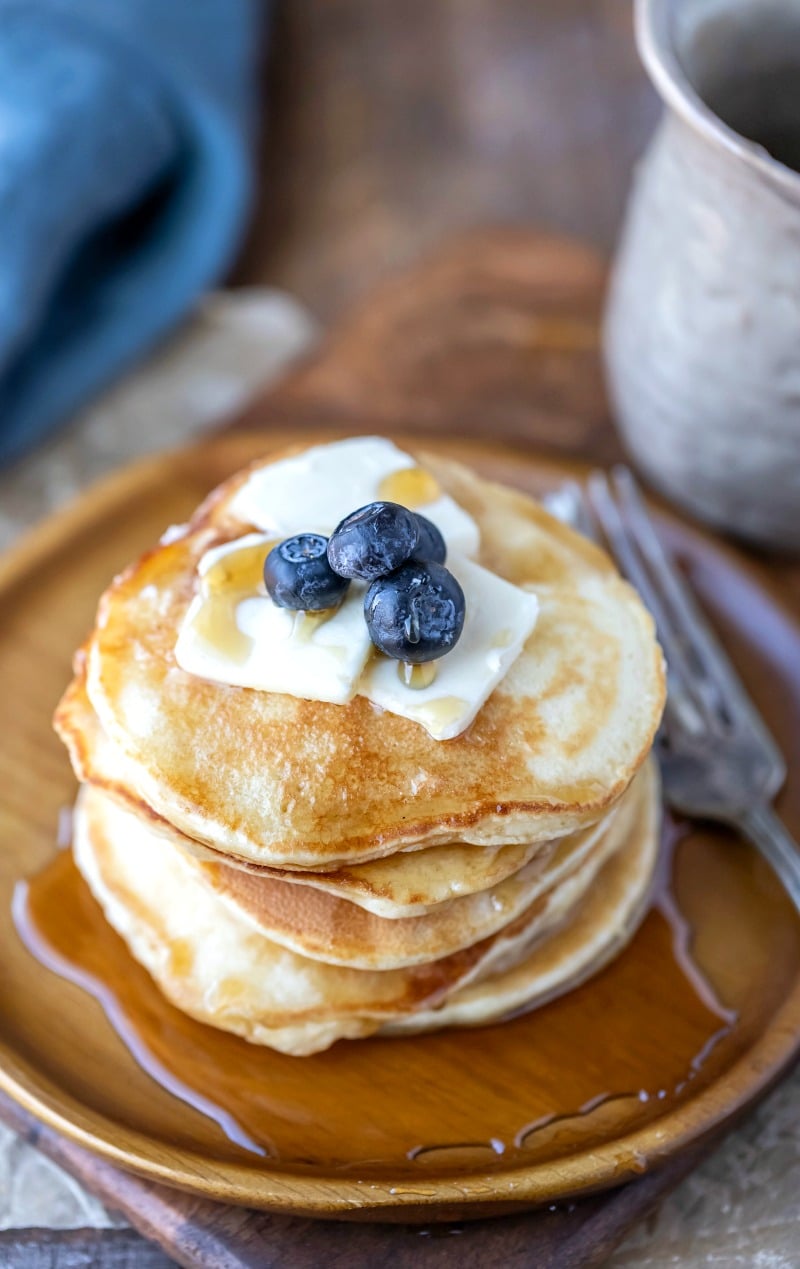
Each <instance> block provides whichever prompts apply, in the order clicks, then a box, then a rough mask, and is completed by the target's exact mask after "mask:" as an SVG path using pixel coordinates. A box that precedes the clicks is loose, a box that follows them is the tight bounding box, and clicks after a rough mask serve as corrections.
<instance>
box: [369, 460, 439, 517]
mask: <svg viewBox="0 0 800 1269" xmlns="http://www.w3.org/2000/svg"><path fill="white" fill-rule="evenodd" d="M441 496H442V490H441V486H440V485H439V482H438V481H437V479H436V477H435V476H432V475H431V473H430V472H429V471H426V470H425V468H424V467H401V468H400V470H399V471H393V472H391V473H390V475H388V476H384V478H383V480H382V481H381V483H380V484H379V485H378V497H379V498H380V499H382V500H384V501H386V502H399V503H400V505H401V506H403V507H408V509H409V510H410V511H416V510H418V508H420V507H426V506H427V505H428V504H429V503H431V502H436V500H437V498H441Z"/></svg>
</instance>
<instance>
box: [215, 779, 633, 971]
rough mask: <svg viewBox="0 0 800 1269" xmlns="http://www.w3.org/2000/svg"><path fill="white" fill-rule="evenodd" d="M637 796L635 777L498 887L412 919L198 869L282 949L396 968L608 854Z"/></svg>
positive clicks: (517, 909) (485, 928)
mask: <svg viewBox="0 0 800 1269" xmlns="http://www.w3.org/2000/svg"><path fill="white" fill-rule="evenodd" d="M636 794H637V790H636V781H634V786H633V787H632V788H631V789H629V790H628V792H627V793H626V794H625V796H624V797H623V799H622V804H621V805H620V807H619V808H615V809H614V810H613V811H611V812H610V814H609V816H608V817H607V820H603V821H601V823H600V824H598V825H595V826H593V827H592V828H591V829H586V830H584V831H583V832H581V833H574V834H571V835H569V836H568V837H565V838H562V839H561V841H560V843H559V844H558V846H557V847H556V848H555V849H554V850H553V851H552V854H550V853H549V852H548V854H549V858H547V859H545V860H541V859H540V858H538V857H537V858H536V859H534V860H533V861H532V863H529V864H526V865H525V866H524V867H523V868H521V869H520V870H519V871H518V872H516V873H514V874H513V876H511V877H507V878H506V879H505V880H504V881H501V882H500V883H499V884H498V885H496V886H492V887H491V888H490V889H488V890H482V891H479V892H478V893H477V894H472V895H466V896H464V897H463V898H458V899H450V900H447V901H445V902H444V903H441V904H439V905H438V907H436V908H433V909H432V910H431V911H430V912H428V913H425V914H424V915H422V916H417V917H401V918H399V919H391V920H387V919H385V918H383V917H379V916H375V915H374V914H373V913H371V912H365V911H364V910H363V908H359V907H358V906H357V905H355V904H352V903H348V902H347V901H346V900H343V899H339V898H337V897H336V896H334V895H330V894H326V893H325V892H324V891H320V890H316V889H312V888H310V887H306V886H299V885H291V884H287V883H286V882H285V881H277V880H273V879H267V878H264V877H254V876H252V875H250V874H248V873H246V872H243V871H242V870H241V869H237V868H231V867H229V866H226V865H225V864H210V863H201V864H200V865H199V868H200V873H201V876H202V878H203V880H204V881H205V882H206V884H207V885H209V886H210V887H211V889H212V890H214V891H215V893H216V894H218V895H219V897H220V898H221V899H223V900H224V901H225V902H226V903H228V904H229V905H231V906H233V907H234V908H235V909H236V910H237V911H238V912H239V913H240V914H241V915H242V916H243V917H244V918H245V919H246V920H247V921H249V922H250V924H252V925H253V926H254V927H255V928H256V929H257V930H259V931H260V932H261V933H262V934H265V935H266V936H267V937H268V938H271V939H273V940H274V941H275V942H276V943H280V944H281V945H282V946H283V947H288V948H290V949H291V950H292V951H295V952H298V953H299V954H300V955H302V956H310V957H312V958H313V959H314V960H320V961H325V962H327V963H328V964H331V965H352V966H354V967H355V968H357V969H398V968H403V967H405V966H410V965H421V964H424V963H425V962H426V961H431V960H439V959H441V958H442V957H445V956H449V955H451V954H452V953H453V952H458V951H460V950H461V949H462V948H466V947H471V946H472V945H473V944H474V943H478V942H480V941H481V940H483V939H486V938H488V937H489V936H490V935H491V934H494V933H496V932H497V931H498V930H502V929H504V928H505V927H506V926H508V925H510V924H511V923H512V921H514V920H516V918H517V917H519V916H520V915H521V914H522V913H524V912H525V911H526V910H527V909H528V908H529V907H530V905H531V904H532V903H533V902H534V901H535V900H537V899H538V898H539V896H540V895H542V894H544V893H545V892H546V891H549V890H551V889H552V888H553V887H555V886H557V885H558V884H560V883H561V882H562V881H563V880H564V879H565V878H567V877H569V876H571V875H572V874H573V873H575V872H577V871H578V870H579V869H580V868H581V867H582V866H583V864H584V862H585V861H586V860H590V859H592V858H596V859H597V860H602V859H605V858H607V857H608V856H609V855H610V854H612V853H613V852H614V851H615V850H617V849H618V848H619V847H620V845H622V844H623V843H624V841H625V839H626V837H627V835H628V833H629V832H630V830H631V825H632V821H633V820H635V817H636V812H637V806H638V798H637V796H636ZM471 849H472V850H481V849H482V847H480V846H473V847H472V848H471Z"/></svg>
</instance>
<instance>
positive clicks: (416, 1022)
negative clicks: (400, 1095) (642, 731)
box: [379, 773, 660, 1035]
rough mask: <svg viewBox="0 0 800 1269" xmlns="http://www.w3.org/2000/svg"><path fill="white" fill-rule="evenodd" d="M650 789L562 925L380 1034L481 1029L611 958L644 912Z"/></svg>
mask: <svg viewBox="0 0 800 1269" xmlns="http://www.w3.org/2000/svg"><path fill="white" fill-rule="evenodd" d="M653 774H654V773H653ZM653 783H654V785H655V794H654V795H651V796H650V797H648V798H647V800H646V804H645V805H646V810H645V813H644V815H643V816H642V817H641V818H640V820H639V821H638V824H637V826H636V828H635V830H634V832H633V833H632V835H631V837H630V838H629V839H628V843H627V845H626V846H625V847H624V848H623V849H622V850H620V851H618V852H617V853H616V854H615V855H612V857H611V859H610V860H609V861H608V863H606V864H605V866H604V867H603V868H602V869H601V871H600V872H599V874H598V876H597V878H596V879H595V881H594V883H593V885H592V886H591V888H590V890H589V891H588V892H587V894H586V896H585V898H584V899H583V900H582V902H581V903H580V904H579V905H578V907H577V910H576V911H575V913H574V914H573V915H572V916H571V918H570V919H569V921H565V922H563V923H562V925H561V926H560V927H559V928H558V929H557V930H556V931H555V932H554V933H553V934H552V935H551V936H550V938H545V939H543V940H541V941H539V942H537V943H536V944H535V946H534V947H533V949H532V951H531V952H530V953H529V954H528V955H527V956H525V957H523V958H522V959H521V960H519V961H518V962H517V963H516V964H514V965H513V966H510V967H508V968H506V969H505V970H499V971H496V972H495V973H494V974H490V975H489V976H487V977H484V978H482V979H481V980H480V981H479V982H475V983H472V984H470V985H469V986H467V987H464V988H463V989H461V990H458V991H455V992H453V994H452V995H451V996H450V997H449V998H448V999H447V1000H446V1001H445V1002H444V1003H443V1004H442V1005H440V1006H439V1007H438V1008H434V1009H420V1010H418V1011H417V1012H416V1013H414V1014H410V1015H408V1017H406V1018H400V1019H397V1020H395V1021H393V1022H390V1023H385V1024H384V1026H383V1027H382V1028H381V1030H380V1033H379V1034H381V1035H412V1034H418V1033H420V1032H423V1031H439V1030H441V1029H442V1027H480V1026H487V1025H488V1024H489V1023H492V1022H499V1021H502V1020H503V1019H504V1018H508V1017H509V1016H511V1015H513V1014H515V1013H518V1012H521V1011H523V1010H529V1009H531V1008H534V1007H536V1008H539V1007H540V1006H542V1005H545V1004H547V1002H548V1001H550V1000H553V999H554V998H555V997H556V996H561V995H563V994H564V993H565V992H568V991H573V990H574V989H575V988H576V987H579V986H580V984H581V983H583V982H585V981H586V980H587V978H591V977H592V976H593V975H594V974H596V973H598V972H599V971H600V970H601V969H602V968H603V967H604V966H605V965H607V964H608V962H609V961H610V960H612V959H613V958H614V957H615V956H617V955H618V954H619V952H621V951H622V949H623V948H624V947H625V945H626V943H628V942H629V940H630V939H631V938H632V937H633V935H634V934H635V932H636V930H637V928H638V926H639V924H640V923H641V921H642V918H643V917H644V916H645V914H646V912H647V909H648V906H649V901H650V892H651V884H652V878H653V873H654V870H655V866H656V861H657V857H658V843H659V829H660V822H659V817H660V807H659V800H658V796H657V792H658V789H657V781H656V780H655V779H654V780H653Z"/></svg>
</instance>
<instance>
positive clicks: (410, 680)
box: [397, 661, 436, 692]
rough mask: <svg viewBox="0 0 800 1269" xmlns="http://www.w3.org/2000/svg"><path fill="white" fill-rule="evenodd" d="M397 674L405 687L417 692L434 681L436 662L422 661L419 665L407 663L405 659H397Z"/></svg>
mask: <svg viewBox="0 0 800 1269" xmlns="http://www.w3.org/2000/svg"><path fill="white" fill-rule="evenodd" d="M397 676H398V678H399V679H400V682H401V683H402V684H403V685H404V686H405V687H410V688H413V689H414V690H415V691H418V692H419V691H421V690H422V689H423V688H425V687H430V686H431V684H432V683H433V682H435V680H436V662H435V661H424V662H423V663H422V664H421V665H409V664H408V662H407V661H398V663H397Z"/></svg>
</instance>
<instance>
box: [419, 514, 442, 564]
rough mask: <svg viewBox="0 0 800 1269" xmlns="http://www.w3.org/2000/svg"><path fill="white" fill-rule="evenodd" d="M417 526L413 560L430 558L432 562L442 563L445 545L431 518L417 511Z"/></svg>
mask: <svg viewBox="0 0 800 1269" xmlns="http://www.w3.org/2000/svg"><path fill="white" fill-rule="evenodd" d="M415 514H416V519H417V528H418V529H419V542H418V543H417V549H416V551H415V552H414V556H413V558H414V559H415V560H432V561H433V563H434V564H444V562H445V560H446V559H447V546H446V545H445V540H444V538H443V537H442V535H441V533H440V532H439V530H438V529H437V527H436V525H435V524H434V523H433V521H432V520H429V519H428V518H427V516H421V515H420V513H419V512H418V511H417V512H416V513H415Z"/></svg>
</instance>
